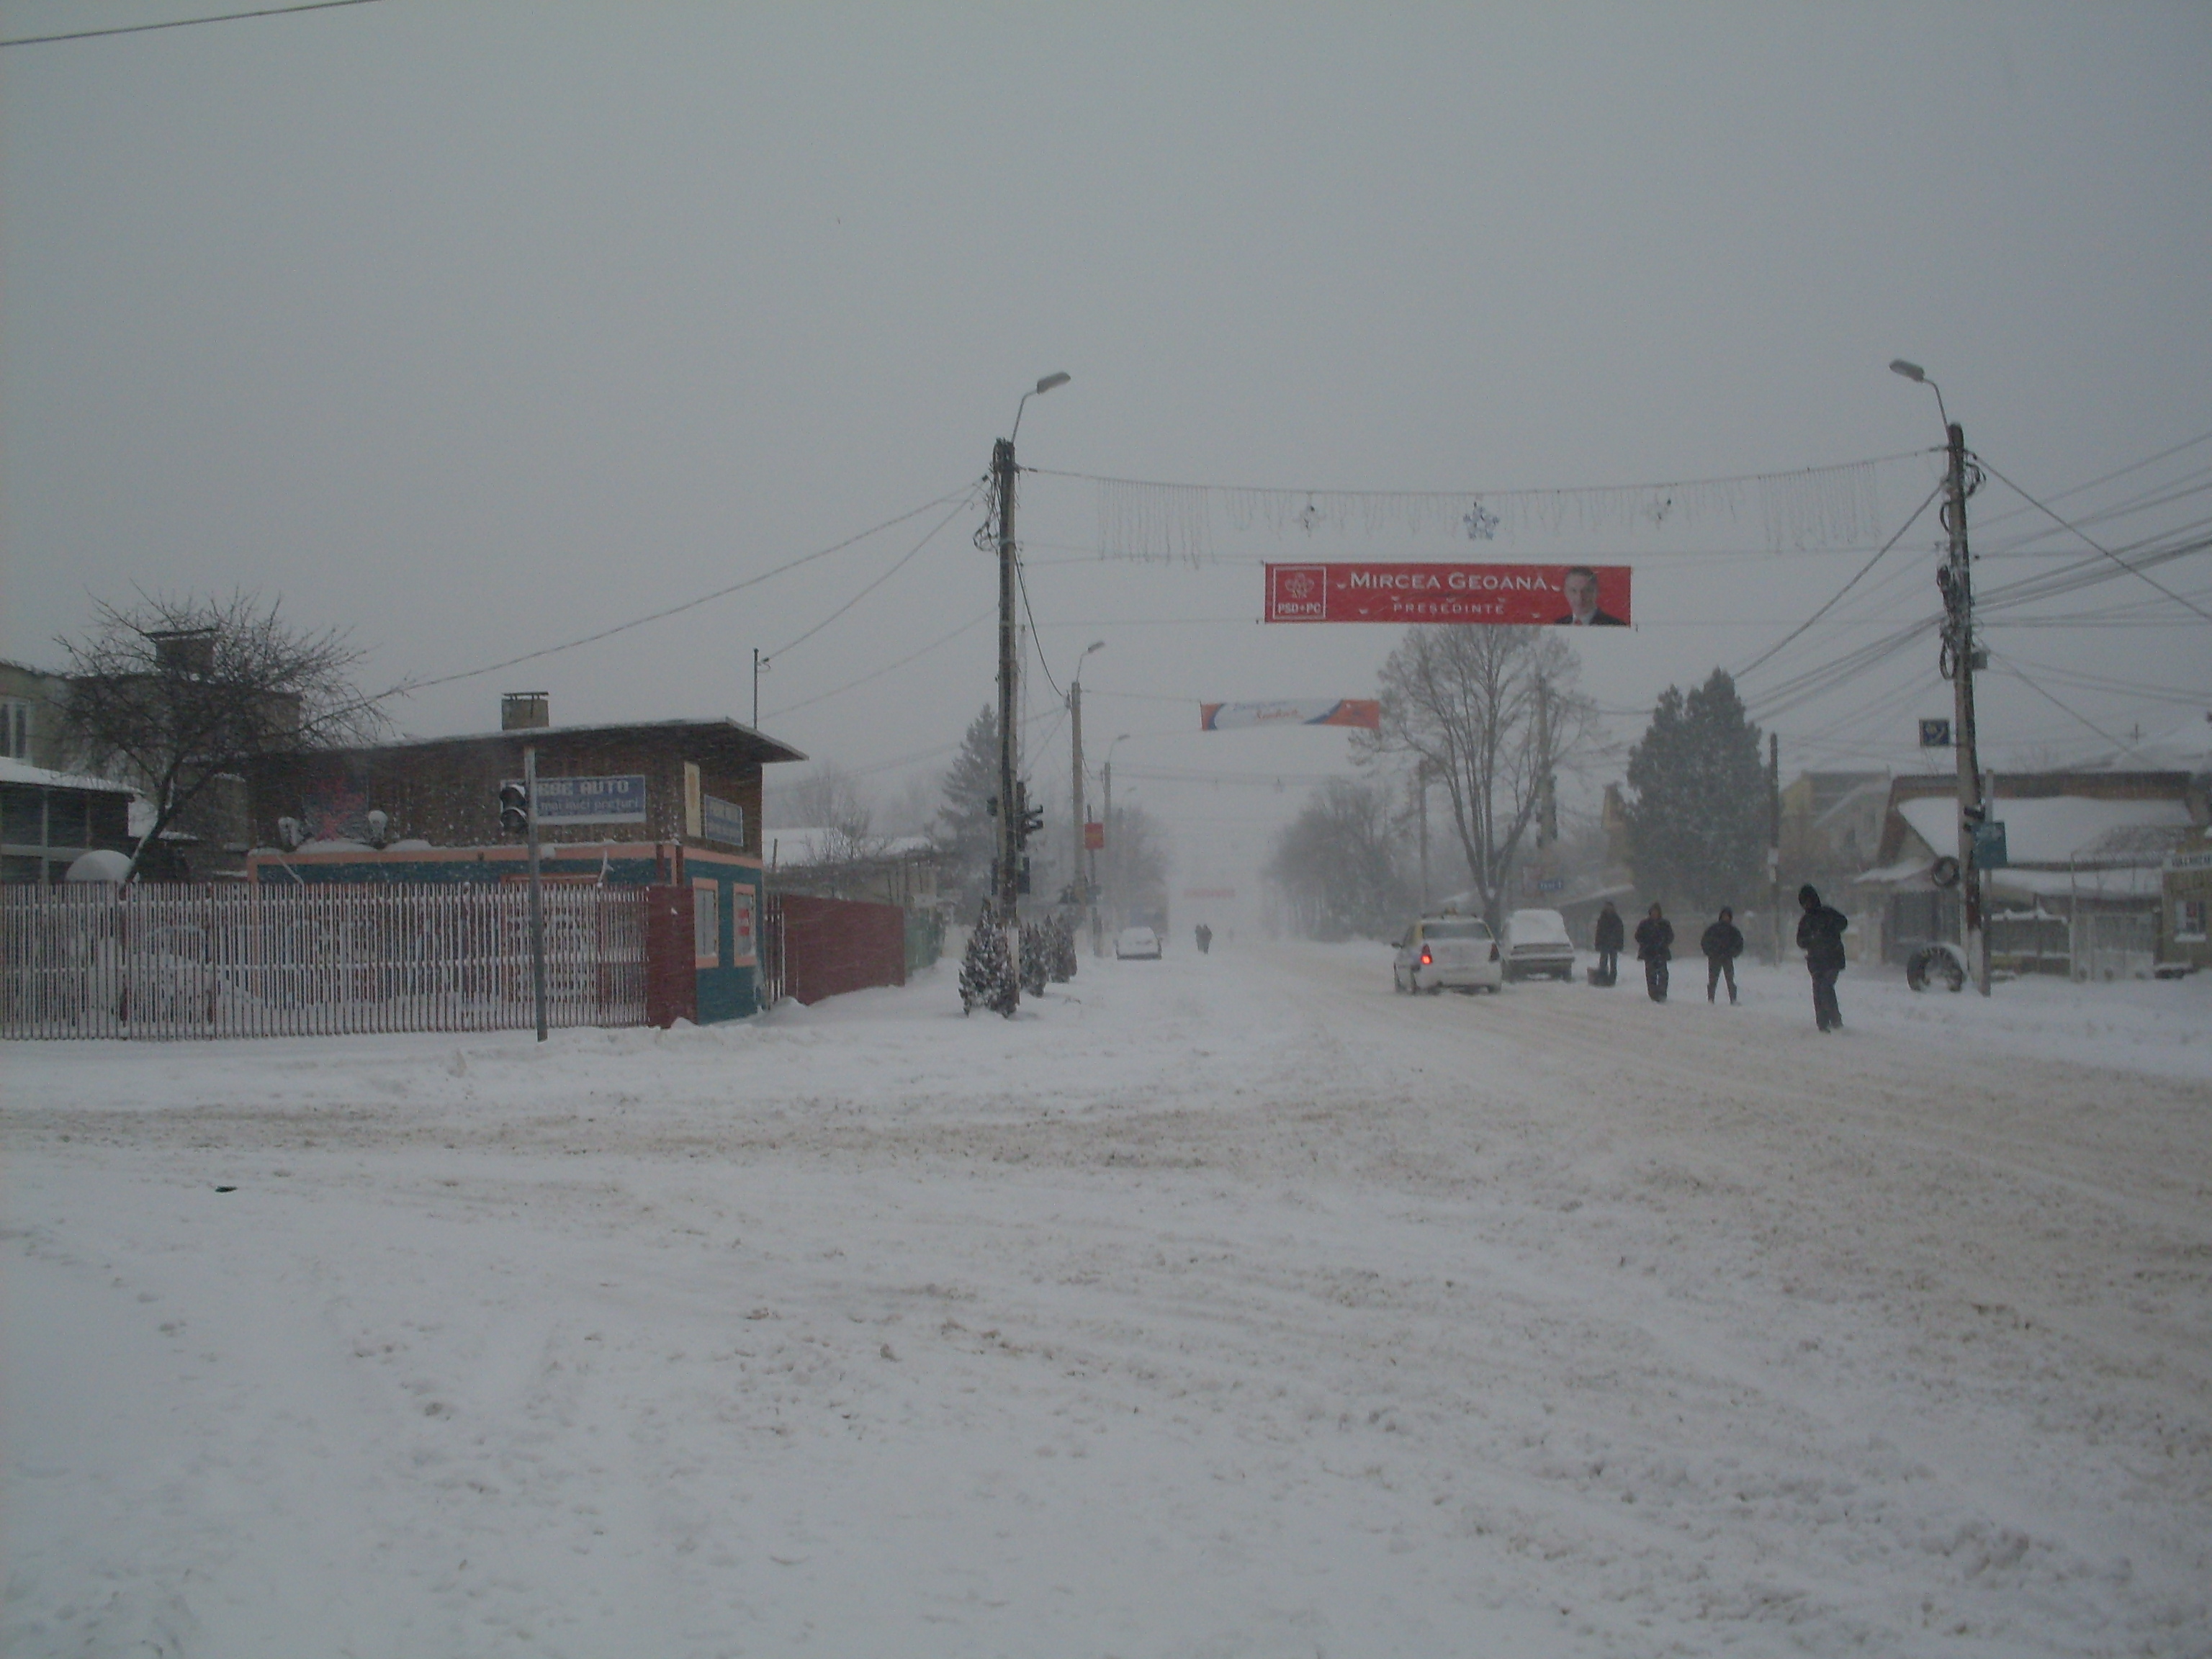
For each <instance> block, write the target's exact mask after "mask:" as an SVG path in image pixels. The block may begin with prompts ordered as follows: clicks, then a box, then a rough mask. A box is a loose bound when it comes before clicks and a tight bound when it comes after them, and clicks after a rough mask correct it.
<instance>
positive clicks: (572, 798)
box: [515, 772, 645, 823]
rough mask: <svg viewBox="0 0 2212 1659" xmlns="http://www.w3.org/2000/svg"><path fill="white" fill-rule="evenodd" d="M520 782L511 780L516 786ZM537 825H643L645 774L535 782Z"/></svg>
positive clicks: (553, 779)
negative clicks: (536, 783) (536, 790)
mask: <svg viewBox="0 0 2212 1659" xmlns="http://www.w3.org/2000/svg"><path fill="white" fill-rule="evenodd" d="M520 781H521V780H520V779H517V780H515V782H516V784H517V785H518V786H519V785H520ZM536 805H537V807H538V823H644V822H645V774H644V773H642V772H638V773H634V774H632V775H629V776H628V777H616V778H548V777H540V778H539V779H538V800H537V803H536Z"/></svg>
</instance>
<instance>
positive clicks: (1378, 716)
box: [1198, 697, 1383, 732]
mask: <svg viewBox="0 0 2212 1659" xmlns="http://www.w3.org/2000/svg"><path fill="white" fill-rule="evenodd" d="M1254 726H1354V727H1357V728H1359V729H1361V730H1364V731H1368V732H1379V731H1380V730H1382V728H1383V705H1382V704H1381V703H1379V702H1376V700H1375V699H1374V698H1372V697H1285V698H1283V699H1281V700H1279V701H1278V702H1202V703H1200V704H1199V706H1198V729H1199V730H1200V731H1201V732H1241V731H1246V730H1249V729H1250V728H1251V727H1254Z"/></svg>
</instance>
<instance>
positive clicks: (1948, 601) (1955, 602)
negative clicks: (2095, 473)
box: [1936, 422, 1990, 996]
mask: <svg viewBox="0 0 2212 1659" xmlns="http://www.w3.org/2000/svg"><path fill="white" fill-rule="evenodd" d="M1949 435H1950V441H1951V442H1950V449H1951V465H1950V471H1949V474H1948V477H1946V479H1945V481H1944V485H1943V494H1944V498H1945V499H1944V502H1943V520H1944V527H1945V528H1946V529H1948V530H1949V531H1950V532H1951V556H1950V559H1949V561H1948V562H1947V563H1946V564H1945V565H1944V566H1943V568H1942V570H1941V571H1939V572H1938V573H1937V574H1936V585H1937V586H1939V587H1941V588H1942V590H1943V608H1944V611H1945V612H1946V613H1947V614H1946V616H1945V618H1944V626H1943V651H1944V655H1945V657H1946V658H1947V659H1948V667H1949V670H1950V674H1951V690H1952V696H1953V699H1954V710H1953V718H1954V720H1955V722H1956V726H1957V730H1956V731H1955V732H1954V734H1953V735H1954V738H1955V740H1956V742H1957V744H1958V750H1959V943H1960V945H1961V946H1962V947H1963V948H1964V949H1965V951H1966V970H1967V971H1968V972H1969V973H1971V974H1972V975H1973V976H1974V988H1975V989H1976V990H1978V991H1979V992H1980V993H1981V994H1983V995H1984V996H1987V995H1989V994H1990V940H1989V934H1988V933H1987V932H1986V931H1985V929H1984V927H1983V923H1982V872H1981V866H1980V865H1979V864H1978V862H1977V861H1976V860H1975V858H1974V843H1975V832H1976V830H1977V829H1978V828H1979V826H1980V824H1981V823H1982V821H1983V819H1984V818H1985V817H1987V816H1988V815H1989V807H1988V805H1987V803H1986V802H1984V800H1983V799H1982V772H1981V760H1980V756H1979V753H1978V750H1977V749H1976V746H1975V741H1974V666H1975V654H1976V647H1975V644H1974V586H1973V573H1972V556H1971V555H1970V554H1969V553H1968V552H1967V550H1966V496H1967V495H1968V493H1969V492H1968V489H1967V485H1966V428H1964V427H1962V426H1960V425H1959V424H1957V423H1956V422H1952V423H1950V433H1949Z"/></svg>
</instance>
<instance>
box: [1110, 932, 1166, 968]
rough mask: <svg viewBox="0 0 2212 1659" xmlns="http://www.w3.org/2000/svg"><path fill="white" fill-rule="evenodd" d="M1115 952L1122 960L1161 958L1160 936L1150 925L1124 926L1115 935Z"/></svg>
mask: <svg viewBox="0 0 2212 1659" xmlns="http://www.w3.org/2000/svg"><path fill="white" fill-rule="evenodd" d="M1114 954H1115V956H1116V957H1120V958H1121V960H1122V961H1124V962H1127V961H1130V960H1132V959H1143V960H1149V961H1152V962H1158V960H1159V959H1160V936H1159V935H1158V933H1154V932H1153V931H1152V929H1151V928H1149V927H1124V928H1123V929H1122V930H1121V932H1120V933H1116V934H1115V935H1114Z"/></svg>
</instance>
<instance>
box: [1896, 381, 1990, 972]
mask: <svg viewBox="0 0 2212 1659" xmlns="http://www.w3.org/2000/svg"><path fill="white" fill-rule="evenodd" d="M1889 368H1890V373H1891V374H1902V375H1903V376H1904V377H1905V379H1906V380H1915V381H1917V382H1919V383H1920V384H1921V385H1923V386H1926V387H1927V388H1928V389H1929V391H1930V392H1934V393H1935V394H1936V413H1937V414H1938V415H1939V416H1942V421H1943V435H1944V438H1945V441H1946V450H1947V453H1948V455H1949V458H1950V465H1949V466H1948V468H1947V469H1946V471H1945V473H1944V477H1943V527H1944V529H1946V530H1947V531H1948V532H1950V534H1951V555H1950V557H1949V558H1948V560H1947V561H1946V562H1944V564H1943V566H1942V568H1940V569H1939V570H1937V571H1936V586H1938V587H1939V588H1941V589H1942V591H1943V649H1942V657H1941V658H1940V659H1939V660H1940V662H1941V665H1942V671H1943V678H1946V679H1948V680H1949V681H1950V682H1951V693H1952V697H1953V700H1954V701H1953V708H1952V732H1951V738H1952V742H1953V743H1954V744H1955V745H1956V747H1957V749H1958V755H1959V944H1960V948H1961V949H1962V950H1964V951H1965V952H1966V971H1967V972H1968V973H1969V974H1971V975H1972V976H1973V981H1974V988H1975V989H1976V990H1978V991H1979V992H1980V993H1981V994H1983V995H1984V996H1987V995H1989V994H1990V942H1989V939H1988V936H1987V935H1986V934H1985V933H1984V931H1983V926H1982V872H1981V868H1980V866H1979V865H1978V863H1977V862H1976V860H1975V858H1974V844H1975V841H1976V832H1977V831H1978V830H1979V829H1980V828H1981V825H1982V821H1983V820H1984V818H1986V817H1988V816H1989V810H1990V809H1989V803H1988V801H1987V800H1986V799H1984V797H1983V794H1982V773H1981V761H1980V757H1979V756H1978V752H1977V750H1976V748H1975V743H1974V670H1975V669H1976V668H1977V667H1978V665H1979V664H1978V661H1977V660H1976V659H1977V658H1978V655H1979V653H1978V648H1977V647H1976V646H1975V643H1974V581H1973V567H1972V554H1970V553H1969V552H1968V550H1967V548H1966V497H1967V496H1969V495H1972V494H1973V493H1974V490H1975V489H1976V487H1977V486H1978V484H1979V483H1980V482H1981V480H1980V477H1979V474H1978V472H1977V475H1976V477H1975V478H1974V480H1973V482H1972V483H1969V482H1968V481H1967V477H1966V428H1964V427H1962V426H1960V424H1959V423H1958V422H1955V421H1954V420H1953V419H1952V418H1951V413H1950V411H1949V410H1947V409H1945V408H1944V407H1943V388H1942V387H1941V386H1937V385H1936V382H1935V381H1933V380H1929V378H1928V371H1927V370H1926V369H1924V368H1921V367H1920V365H1919V364H1917V363H1913V362H1906V361H1905V359H1904V358H1902V357H1899V358H1895V359H1893V361H1892V362H1891V363H1890V365H1889Z"/></svg>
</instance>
